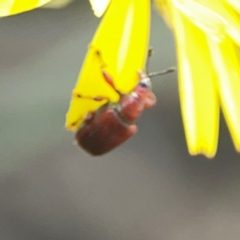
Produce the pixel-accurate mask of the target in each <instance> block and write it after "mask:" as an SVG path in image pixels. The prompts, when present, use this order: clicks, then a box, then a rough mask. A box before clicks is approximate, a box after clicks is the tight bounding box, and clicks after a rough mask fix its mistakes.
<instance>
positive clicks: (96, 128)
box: [75, 108, 137, 156]
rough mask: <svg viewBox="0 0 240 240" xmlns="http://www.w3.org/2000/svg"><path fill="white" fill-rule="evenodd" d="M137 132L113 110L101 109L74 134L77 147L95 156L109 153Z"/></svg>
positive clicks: (133, 126) (134, 126)
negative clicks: (88, 122)
mask: <svg viewBox="0 0 240 240" xmlns="http://www.w3.org/2000/svg"><path fill="white" fill-rule="evenodd" d="M136 132H137V126H136V125H135V124H127V123H125V122H124V121H123V120H122V119H121V118H120V116H119V114H118V112H117V111H116V110H114V109H113V108H103V110H102V111H99V112H98V114H96V115H95V116H94V117H93V119H92V120H91V123H90V124H86V125H85V126H84V127H82V128H80V129H79V130H78V131H77V133H76V136H75V138H76V141H77V143H78V145H79V146H81V147H82V148H83V149H85V150H86V151H87V152H89V153H90V154H92V155H94V156H97V155H102V154H104V153H107V152H109V151H111V150H112V149H113V148H115V147H117V146H118V145H120V144H121V143H123V142H125V141H126V140H127V139H128V138H130V137H131V136H132V135H134V134H135V133H136Z"/></svg>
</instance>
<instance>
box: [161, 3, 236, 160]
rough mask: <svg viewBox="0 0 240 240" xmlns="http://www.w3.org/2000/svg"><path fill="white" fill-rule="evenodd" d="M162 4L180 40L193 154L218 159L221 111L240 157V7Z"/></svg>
mask: <svg viewBox="0 0 240 240" xmlns="http://www.w3.org/2000/svg"><path fill="white" fill-rule="evenodd" d="M156 4H157V7H158V9H159V10H160V13H161V14H162V15H163V17H164V19H165V20H166V21H167V23H168V24H169V26H170V27H171V29H172V31H173V32H174V36H175V41H176V45H177V58H178V74H179V91H180V100H181V109H182V116H183V123H184V128H185V133H186V139H187V145H188V149H189V152H190V154H192V155H196V154H200V153H201V154H204V155H206V156H207V157H209V158H210V157H214V155H215V153H216V149H217V143H218V133H219V112H220V107H221V109H222V111H223V114H224V117H225V120H226V122H227V125H228V128H229V131H230V133H231V136H232V140H233V143H234V146H235V148H236V150H237V151H240V56H239V51H238V50H239V48H238V47H239V46H240V17H239V13H240V2H239V1H238V0H201V1H199V0H156Z"/></svg>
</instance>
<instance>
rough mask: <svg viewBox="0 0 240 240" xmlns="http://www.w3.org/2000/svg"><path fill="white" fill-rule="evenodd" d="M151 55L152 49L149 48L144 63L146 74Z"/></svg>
mask: <svg viewBox="0 0 240 240" xmlns="http://www.w3.org/2000/svg"><path fill="white" fill-rule="evenodd" d="M152 54H153V48H152V47H150V48H149V49H148V56H147V62H146V68H145V69H146V73H148V71H149V62H150V58H151V56H152Z"/></svg>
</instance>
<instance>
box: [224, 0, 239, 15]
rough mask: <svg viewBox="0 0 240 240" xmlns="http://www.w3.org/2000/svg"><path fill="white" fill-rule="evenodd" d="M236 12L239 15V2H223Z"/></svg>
mask: <svg viewBox="0 0 240 240" xmlns="http://www.w3.org/2000/svg"><path fill="white" fill-rule="evenodd" d="M225 1H226V3H228V4H229V5H230V6H231V7H232V8H233V9H234V10H235V11H236V12H238V13H240V1H239V0H225Z"/></svg>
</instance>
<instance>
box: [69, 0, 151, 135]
mask: <svg viewBox="0 0 240 240" xmlns="http://www.w3.org/2000/svg"><path fill="white" fill-rule="evenodd" d="M149 30H150V0H141V1H139V0H121V1H118V0H113V1H112V3H111V4H110V6H109V8H108V10H107V12H106V14H105V15H104V17H103V19H102V21H101V24H100V26H99V27H98V29H97V31H96V33H95V36H94V38H93V40H92V42H91V44H90V48H89V51H88V53H87V55H86V58H85V61H84V64H83V66H82V70H81V72H80V76H79V78H78V81H77V84H76V86H75V89H74V95H73V97H72V100H71V104H70V107H69V110H68V113H67V115H66V124H65V126H66V128H67V129H69V130H72V131H75V130H77V129H78V127H79V126H80V125H81V123H82V122H83V120H84V119H85V117H86V115H87V113H88V112H94V111H95V110H97V109H98V108H99V107H100V106H101V105H103V104H104V103H105V102H106V101H102V102H96V101H94V100H85V99H79V98H77V97H76V95H77V94H79V95H81V96H83V97H84V96H88V97H89V96H90V97H99V96H101V97H107V98H108V99H109V101H110V102H117V101H118V100H119V96H118V94H117V93H116V91H115V90H114V89H113V88H111V87H110V86H109V85H108V84H107V83H106V81H105V80H104V78H103V75H102V72H101V69H102V68H104V70H105V71H106V72H107V73H108V74H109V75H110V76H112V78H113V81H114V84H115V86H116V88H117V89H118V90H119V91H121V92H123V93H129V92H130V91H132V90H133V89H134V88H135V87H136V85H137V84H138V81H139V78H138V74H137V71H138V70H140V69H143V68H144V66H145V61H146V57H147V51H148V42H149ZM97 51H99V53H100V54H101V58H99V57H98V56H97V54H96V52H97ZM73 123H77V124H75V125H74V126H73Z"/></svg>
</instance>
